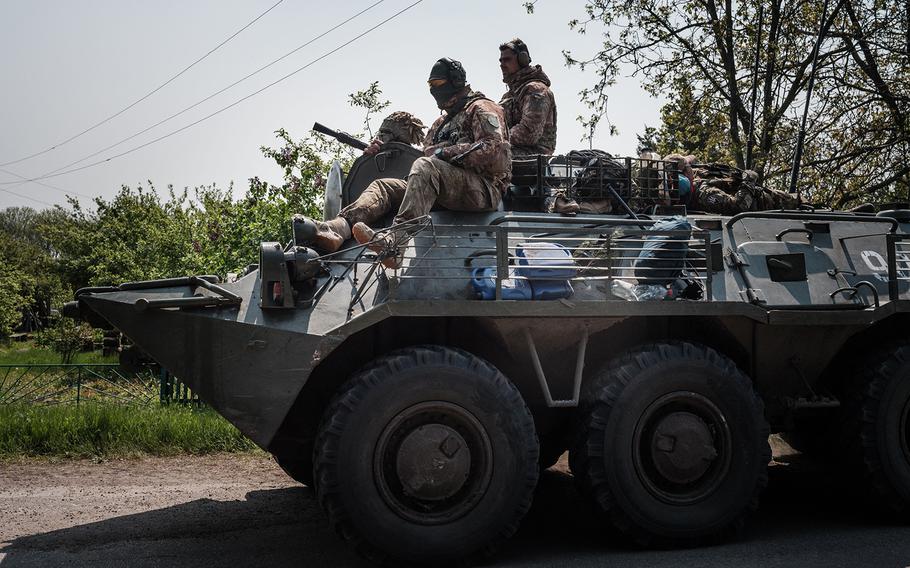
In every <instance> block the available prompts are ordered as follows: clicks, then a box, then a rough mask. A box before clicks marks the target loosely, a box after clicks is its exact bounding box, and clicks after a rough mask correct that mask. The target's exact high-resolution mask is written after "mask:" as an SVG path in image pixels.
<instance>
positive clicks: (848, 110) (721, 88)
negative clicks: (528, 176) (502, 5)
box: [525, 0, 910, 207]
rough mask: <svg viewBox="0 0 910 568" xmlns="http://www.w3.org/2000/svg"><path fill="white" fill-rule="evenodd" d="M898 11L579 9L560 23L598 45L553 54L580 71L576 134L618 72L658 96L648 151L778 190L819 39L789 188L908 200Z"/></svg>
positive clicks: (596, 2) (908, 48)
mask: <svg viewBox="0 0 910 568" xmlns="http://www.w3.org/2000/svg"><path fill="white" fill-rule="evenodd" d="M534 3H535V2H526V3H525V5H526V7H528V9H529V10H530V11H533V6H534ZM826 8H827V9H826ZM908 10H910V8H908V5H907V3H906V2H904V1H903V0H872V1H866V2H861V1H859V0H830V1H829V2H825V3H820V2H817V1H809V0H797V1H795V2H789V1H787V2H785V1H784V0H761V1H759V2H754V3H733V2H732V1H731V0H723V1H720V0H680V1H674V2H670V1H667V0H631V1H625V0H624V1H619V0H592V1H589V2H586V3H585V7H584V13H585V17H584V18H578V19H574V20H572V21H571V22H570V23H569V25H570V26H571V27H572V28H574V29H576V30H578V31H579V32H580V33H588V32H590V31H593V30H599V31H600V33H601V34H602V45H601V49H599V50H598V51H597V52H596V53H593V54H587V55H585V56H581V55H579V54H575V53H572V52H568V51H567V52H564V55H565V58H566V62H567V64H568V65H570V66H578V67H579V68H582V69H586V68H592V69H593V70H594V74H595V82H594V85H593V86H592V87H590V88H588V89H586V90H584V91H582V93H581V98H582V102H584V103H585V104H586V105H587V106H588V108H589V109H590V114H589V116H587V117H581V119H582V121H583V123H584V124H585V125H586V126H588V127H589V135H590V134H593V131H594V130H593V129H595V128H597V126H598V124H599V122H600V121H601V120H602V119H603V118H604V117H605V116H606V110H607V103H608V95H609V89H610V87H611V86H612V85H614V84H615V82H616V80H617V79H618V78H619V77H620V75H626V74H631V75H632V76H633V77H637V78H639V79H640V80H641V81H642V84H643V86H644V88H645V89H646V90H647V91H649V92H650V93H652V94H654V95H657V94H663V95H664V96H666V97H667V98H668V99H669V102H668V103H667V105H666V106H665V107H664V108H663V109H662V121H663V124H662V125H661V127H660V129H659V131H658V133H657V136H656V137H655V138H656V142H657V143H658V146H660V147H659V148H658V150H659V151H663V152H665V153H666V152H670V151H680V152H687V153H689V152H692V153H695V154H697V155H698V156H699V157H700V158H702V159H707V160H724V161H729V162H731V163H733V164H735V165H736V166H738V167H740V168H749V169H754V170H756V171H757V172H758V173H759V176H760V180H761V182H762V183H764V184H765V185H768V186H770V187H776V188H778V189H786V188H787V185H788V183H787V182H788V180H789V174H790V170H791V163H792V158H793V154H794V150H795V141H796V138H797V134H798V131H799V122H800V118H801V114H802V110H803V103H804V102H805V98H806V96H807V86H808V83H809V78H810V74H811V72H812V68H813V52H814V47H815V42H816V38H817V37H818V35H819V33H821V34H822V38H823V41H822V42H821V46H820V49H819V53H818V65H817V78H816V81H817V82H816V86H815V90H814V93H813V94H812V98H811V105H810V107H809V115H808V125H809V127H808V129H807V134H806V145H805V153H804V156H803V161H802V165H803V173H804V175H803V176H802V178H801V189H802V190H803V191H804V193H805V194H808V195H809V196H810V198H811V200H812V201H814V202H817V203H820V204H824V205H830V206H833V207H843V206H846V205H849V204H852V203H855V202H857V201H863V200H869V199H871V200H877V201H885V200H888V199H891V198H893V197H895V196H906V195H907V192H908V191H910V179H908V175H910V160H908V155H907V152H908V145H910V125H908V122H907V118H906V117H907V114H908V112H910V109H908V103H910V45H908V42H907V37H908V34H910V31H908V25H910V15H908Z"/></svg>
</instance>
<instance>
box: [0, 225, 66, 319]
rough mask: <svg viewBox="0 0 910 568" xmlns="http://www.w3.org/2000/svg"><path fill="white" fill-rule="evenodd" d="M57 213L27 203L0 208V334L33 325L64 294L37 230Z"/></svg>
mask: <svg viewBox="0 0 910 568" xmlns="http://www.w3.org/2000/svg"><path fill="white" fill-rule="evenodd" d="M58 213H59V212H58V211H57V210H54V209H49V210H44V211H40V212H39V211H35V210H34V209H31V208H29V207H10V208H7V209H4V210H0V265H2V266H4V267H6V269H5V270H4V274H3V275H2V276H0V337H3V336H5V335H8V334H9V333H11V331H12V330H14V329H23V330H25V331H31V330H33V329H36V328H37V327H39V326H40V325H41V324H43V323H44V322H46V321H47V318H48V317H49V316H50V312H51V306H52V305H54V304H55V303H57V302H58V301H60V300H61V299H62V298H63V297H64V296H65V291H66V289H65V287H64V285H63V283H62V282H61V281H60V278H59V276H58V274H57V273H56V271H55V269H54V258H53V250H52V249H51V247H50V244H49V243H48V242H47V241H46V240H45V239H44V238H43V237H42V235H41V233H40V231H39V230H38V228H39V227H40V226H42V225H45V224H52V223H53V222H54V221H55V219H57V217H58Z"/></svg>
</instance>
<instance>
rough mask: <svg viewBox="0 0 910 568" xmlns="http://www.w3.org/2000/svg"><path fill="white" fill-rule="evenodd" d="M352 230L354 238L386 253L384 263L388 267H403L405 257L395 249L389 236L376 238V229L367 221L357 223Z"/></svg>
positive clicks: (373, 249) (377, 250)
mask: <svg viewBox="0 0 910 568" xmlns="http://www.w3.org/2000/svg"><path fill="white" fill-rule="evenodd" d="M351 232H352V233H353V234H354V239H355V240H356V241H357V242H358V243H359V244H362V245H366V247H367V248H368V249H370V250H371V251H373V252H375V253H377V254H378V255H380V256H382V255H386V256H385V258H383V259H382V265H383V266H385V267H386V268H391V269H392V270H394V269H396V268H400V267H401V263H402V261H403V258H402V256H401V254H400V253H399V252H398V251H397V250H395V243H394V242H392V241H391V239H389V238H388V237H383V238H379V239H377V238H376V231H374V230H373V229H371V228H370V227H369V226H368V225H367V224H366V223H355V224H354V226H353V227H351Z"/></svg>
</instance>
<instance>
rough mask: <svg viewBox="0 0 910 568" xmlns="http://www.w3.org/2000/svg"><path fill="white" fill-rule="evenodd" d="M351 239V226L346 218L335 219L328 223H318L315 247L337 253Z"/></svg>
mask: <svg viewBox="0 0 910 568" xmlns="http://www.w3.org/2000/svg"><path fill="white" fill-rule="evenodd" d="M349 238H351V226H350V225H348V222H347V220H345V219H344V217H335V218H334V219H330V220H328V221H317V222H316V235H315V236H314V237H313V245H314V246H315V247H316V248H318V249H321V250H324V251H326V252H335V251H337V250H338V249H340V248H341V245H343V244H344V241H346V240H348V239H349Z"/></svg>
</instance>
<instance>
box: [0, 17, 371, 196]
mask: <svg viewBox="0 0 910 568" xmlns="http://www.w3.org/2000/svg"><path fill="white" fill-rule="evenodd" d="M383 2H385V0H378V1H377V2H375V3H373V4H371V5H370V6H367V7H366V8H364V9H363V10H361V11H360V12H357V13H356V14H354V15H353V16H351V17H349V18H348V19H346V20H344V21H343V22H340V23H338V24H336V25H335V26H333V27H331V28H329V29H328V30H326V31H324V32H322V33H321V34H319V35H317V36H316V37H314V38H312V39H310V40H308V41H306V42H305V43H303V44H301V45H299V46H297V47H295V48H294V49H292V50H291V51H289V52H287V53H285V54H284V55H282V56H281V57H279V58H277V59H274V60H272V61H271V62H269V63H267V64H265V65H263V66H262V67H260V68H259V69H256V70H255V71H253V72H252V73H249V74H247V75H246V76H244V77H242V78H241V79H238V80H237V81H234V82H233V83H231V84H230V85H228V86H226V87H224V88H222V89H220V90H218V91H216V92H214V93H212V94H211V95H209V96H207V97H205V98H204V99H202V100H199V101H197V102H195V103H193V104H192V105H190V106H188V107H186V108H184V109H183V110H181V111H179V112H176V113H174V114H172V115H170V116H168V117H167V118H164V119H162V120H159V121H158V122H156V123H155V124H153V125H151V126H149V127H148V128H145V129H143V130H140V131H139V132H136V133H135V134H132V135H130V136H127V137H126V138H124V139H122V140H120V141H118V142H115V143H113V144H111V145H109V146H105V147H104V148H101V149H100V150H98V151H96V152H93V153H91V154H89V155H88V156H84V157H82V158H80V159H78V160H76V161H74V162H70V163H68V164H66V165H64V166H60V167H59V168H57V169H55V170H50V171H48V172H45V173H43V174H41V175H40V176H38V177H37V178H36V179H41V178H44V177H45V176H49V175H50V174H55V173H57V172H59V171H61V170H65V169H67V168H71V167H73V166H75V165H76V164H81V163H82V162H84V161H86V160H89V159H91V158H94V157H95V156H97V155H98V154H103V153H104V152H107V151H108V150H110V149H111V148H116V147H117V146H119V145H121V144H123V143H124V142H129V141H130V140H132V139H133V138H136V137H138V136H141V135H143V134H145V133H146V132H148V131H149V130H152V129H154V128H156V127H158V126H161V125H162V124H164V123H166V122H169V121H171V120H173V119H174V118H177V117H178V116H180V115H182V114H185V113H187V112H189V111H191V110H192V109H194V108H196V107H197V106H199V105H201V104H202V103H205V102H207V101H209V100H211V99H213V98H215V97H217V96H218V95H220V94H221V93H223V92H225V91H227V90H228V89H231V88H233V87H235V86H237V85H239V84H240V83H242V82H244V81H246V80H247V79H249V78H250V77H253V76H254V75H257V74H259V73H261V72H262V71H265V70H266V69H268V68H269V67H271V66H273V65H275V64H276V63H279V62H281V61H283V60H284V59H287V58H288V57H290V56H291V55H293V54H295V53H297V52H298V51H300V50H301V49H303V48H304V47H307V46H308V45H310V44H312V43H313V42H315V41H317V40H319V39H322V38H323V37H325V36H327V35H328V34H330V33H332V32H333V31H335V30H337V29H338V28H340V27H341V26H343V25H345V24H347V23H348V22H350V21H351V20H353V19H355V18H358V17H360V16H362V15H363V14H365V13H366V12H367V11H369V10H371V9H373V8H375V7H376V6H378V5H380V4H382V3H383ZM0 165H2V164H0ZM17 177H22V176H17ZM22 179H26V178H22ZM23 183H25V182H23Z"/></svg>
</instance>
